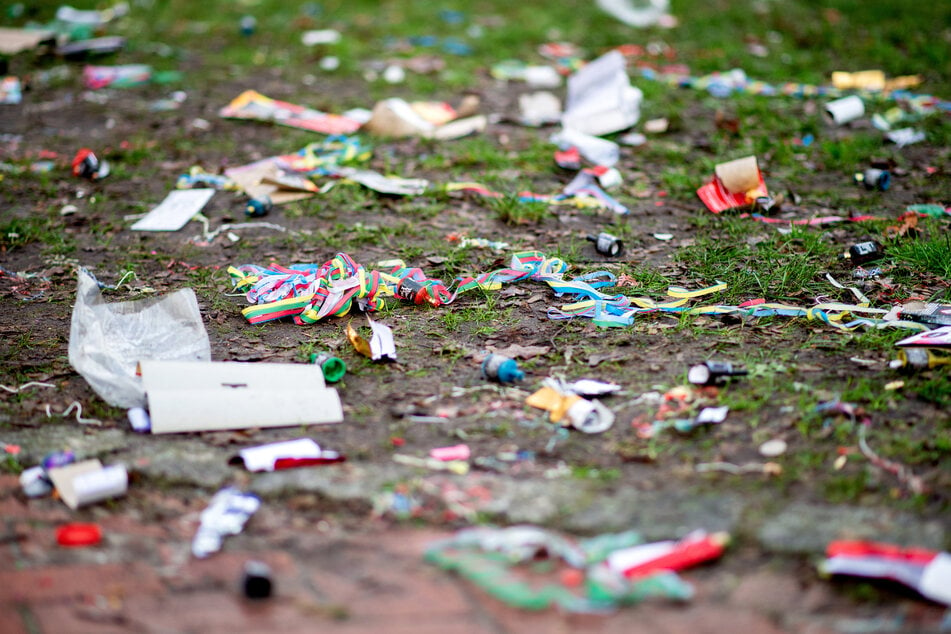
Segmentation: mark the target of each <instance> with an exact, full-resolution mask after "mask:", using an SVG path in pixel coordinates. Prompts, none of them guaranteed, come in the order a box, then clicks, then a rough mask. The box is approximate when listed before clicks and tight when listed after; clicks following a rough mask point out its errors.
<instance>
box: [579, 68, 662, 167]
mask: <svg viewBox="0 0 951 634" xmlns="http://www.w3.org/2000/svg"><path fill="white" fill-rule="evenodd" d="M626 65H627V62H626V61H625V59H624V56H623V55H622V54H621V53H619V52H618V51H610V52H608V53H605V54H604V55H602V56H601V57H599V58H598V59H596V60H594V61H592V62H590V63H588V64H586V65H585V66H584V67H582V68H581V69H580V70H579V71H578V72H576V73H575V74H574V75H572V76H571V77H569V78H568V98H567V101H566V103H565V112H564V114H563V115H562V118H561V124H562V126H564V127H565V128H566V129H572V130H576V131H578V132H581V133H583V134H589V135H594V136H599V135H602V134H610V133H612V132H618V131H620V130H624V129H625V128H630V127H631V126H632V125H634V124H635V123H637V120H638V118H639V117H640V112H641V111H640V107H641V101H642V100H643V98H644V94H643V93H642V92H641V91H640V89H639V88H635V87H634V86H631V80H630V78H629V77H628V75H627V71H626V69H625V67H626ZM582 152H583V150H582ZM596 162H597V163H598V164H601V165H606V163H601V162H598V161H596Z"/></svg>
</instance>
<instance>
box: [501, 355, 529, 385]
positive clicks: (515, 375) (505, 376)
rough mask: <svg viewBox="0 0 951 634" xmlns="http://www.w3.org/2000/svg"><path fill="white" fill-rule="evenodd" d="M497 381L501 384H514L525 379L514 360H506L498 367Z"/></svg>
mask: <svg viewBox="0 0 951 634" xmlns="http://www.w3.org/2000/svg"><path fill="white" fill-rule="evenodd" d="M498 374H499V381H500V382H502V383H514V382H515V381H521V380H522V379H524V378H525V373H524V372H522V371H521V370H519V369H518V364H517V363H515V360H514V359H508V360H506V361H504V362H503V363H502V365H500V366H499V373H498Z"/></svg>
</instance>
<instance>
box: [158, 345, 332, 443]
mask: <svg viewBox="0 0 951 634" xmlns="http://www.w3.org/2000/svg"><path fill="white" fill-rule="evenodd" d="M141 367H142V383H143V385H144V387H145V392H146V395H147V397H148V402H149V414H150V415H151V418H152V433H153V434H162V433H173V432H187V431H217V430H222V429H248V428H252V427H286V426H291V425H317V424H325V423H339V422H341V421H342V420H343V407H342V405H341V403H340V397H339V396H338V394H337V391H336V390H335V389H333V388H327V387H324V376H323V372H322V371H321V369H320V367H319V366H316V365H311V364H295V363H236V362H217V363H189V362H177V361H143V362H142V363H141Z"/></svg>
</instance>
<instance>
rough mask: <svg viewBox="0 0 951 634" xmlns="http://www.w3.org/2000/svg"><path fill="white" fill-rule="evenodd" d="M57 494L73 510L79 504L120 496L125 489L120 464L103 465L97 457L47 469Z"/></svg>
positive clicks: (125, 478)
mask: <svg viewBox="0 0 951 634" xmlns="http://www.w3.org/2000/svg"><path fill="white" fill-rule="evenodd" d="M47 474H48V475H49V479H50V481H51V482H52V483H53V486H54V487H55V488H56V492H57V493H58V494H59V497H60V499H61V500H63V502H64V503H65V504H66V506H68V507H69V508H71V509H73V510H74V511H75V510H76V509H77V508H79V507H80V506H86V505H88V504H93V503H95V502H101V501H102V500H107V499H109V498H114V497H121V496H123V495H125V494H126V491H128V488H129V474H128V472H126V469H125V467H124V466H123V465H121V464H120V465H112V466H109V467H103V466H102V463H101V462H99V461H98V460H85V461H83V462H76V463H73V464H69V465H66V466H63V467H55V468H52V469H48V470H47Z"/></svg>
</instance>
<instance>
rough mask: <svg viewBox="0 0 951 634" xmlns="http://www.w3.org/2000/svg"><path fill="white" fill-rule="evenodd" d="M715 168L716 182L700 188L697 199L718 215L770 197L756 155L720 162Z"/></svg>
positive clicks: (714, 178) (712, 181) (713, 181)
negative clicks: (758, 199)
mask: <svg viewBox="0 0 951 634" xmlns="http://www.w3.org/2000/svg"><path fill="white" fill-rule="evenodd" d="M714 169H715V174H714V177H713V180H711V181H710V182H709V183H707V184H706V185H704V186H702V187H700V188H699V189H698V190H697V196H699V197H700V200H702V201H703V204H705V205H706V206H707V208H708V209H709V210H710V211H712V212H713V213H715V214H718V213H720V212H723V211H727V210H729V209H736V208H737V207H746V206H748V205H751V204H753V202H754V201H755V200H756V199H757V198H760V197H763V196H768V195H769V192H768V191H767V189H766V182H765V181H764V180H763V174H762V173H761V172H760V170H759V166H758V165H757V163H756V157H755V156H746V157H744V158H741V159H737V160H735V161H729V162H727V163H720V164H718V165H717V166H716V167H715V168H714Z"/></svg>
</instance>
